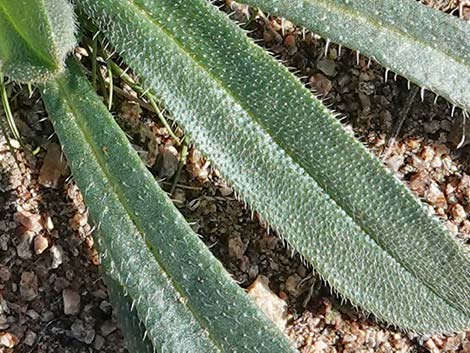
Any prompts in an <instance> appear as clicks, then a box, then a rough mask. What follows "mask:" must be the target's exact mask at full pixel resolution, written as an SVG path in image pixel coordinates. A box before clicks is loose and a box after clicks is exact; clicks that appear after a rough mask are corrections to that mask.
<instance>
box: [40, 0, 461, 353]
mask: <svg viewBox="0 0 470 353" xmlns="http://www.w3.org/2000/svg"><path fill="white" fill-rule="evenodd" d="M402 2H403V3H404V1H398V2H397V4H400V3H402ZM251 3H252V4H255V5H257V6H260V7H262V8H263V6H265V7H264V8H266V9H271V8H272V11H273V12H276V11H275V10H279V9H284V8H288V6H287V5H286V3H285V2H283V1H279V2H273V1H271V2H270V1H266V2H262V1H261V0H260V1H259V2H256V3H255V2H254V0H253V2H251ZM290 3H291V4H292V6H294V5H295V6H294V9H295V10H296V11H297V12H296V13H297V14H298V13H300V12H301V11H300V10H301V9H302V8H305V9H306V11H310V10H309V9H310V7H309V6H313V5H312V4H311V2H310V1H300V0H295V1H291V2H290ZM321 3H328V2H327V1H325V2H321ZM330 3H331V4H335V3H336V2H335V1H331V2H330ZM338 3H341V4H342V2H340V1H338ZM351 3H352V2H351ZM75 4H76V6H77V8H78V9H79V11H80V12H81V13H82V14H84V15H86V16H85V17H88V18H89V19H90V20H91V21H93V22H94V23H95V24H96V25H97V26H98V27H99V29H100V31H101V32H102V33H103V34H104V36H105V37H106V38H107V40H108V41H109V42H110V44H111V45H112V47H113V48H114V49H115V50H116V51H117V53H119V55H120V56H121V57H122V58H123V59H124V61H125V62H126V64H127V65H129V66H130V67H131V68H132V69H133V70H134V72H135V73H137V74H138V75H139V77H140V78H141V79H142V82H143V85H145V86H146V87H148V89H150V90H151V91H152V92H153V93H155V94H156V95H158V97H160V99H161V100H162V101H163V102H164V104H165V106H166V107H167V108H168V109H169V110H170V111H171V112H172V115H173V116H174V117H175V119H176V120H177V122H178V123H179V124H180V125H181V126H182V127H183V128H184V129H185V131H186V132H187V134H188V135H189V136H190V137H191V139H192V141H193V142H194V143H195V145H196V146H197V147H198V148H199V149H200V150H202V151H203V152H204V153H205V154H206V155H207V157H208V158H209V159H210V160H211V161H212V162H213V163H214V164H215V165H216V166H217V167H218V168H219V170H220V171H221V173H222V174H223V175H224V177H225V178H226V179H227V180H228V181H229V182H230V183H231V184H232V185H233V186H234V187H235V188H236V190H237V192H238V194H239V195H240V196H241V197H242V198H243V199H244V200H245V201H247V203H248V204H250V206H251V207H252V208H253V209H254V210H256V211H257V212H259V214H260V215H261V216H262V217H263V218H264V219H265V220H266V221H267V222H269V224H270V225H271V226H272V227H273V228H274V229H276V230H277V232H278V233H279V235H280V236H281V237H283V239H285V240H286V242H287V243H288V244H289V246H291V247H292V248H294V249H295V250H296V251H298V252H299V253H300V254H301V256H302V257H303V258H304V259H305V260H306V261H307V262H308V263H310V264H311V265H312V266H313V268H314V269H315V270H316V271H317V272H318V273H319V274H320V275H321V276H322V277H323V278H324V279H325V280H326V281H327V282H328V283H329V284H330V285H331V286H332V287H333V288H334V289H335V290H336V291H337V292H338V293H339V294H340V295H342V296H344V297H346V298H347V299H349V300H350V302H352V303H353V304H354V305H357V306H358V307H360V308H361V309H363V310H365V311H368V312H371V313H373V314H374V315H375V316H376V317H377V318H379V319H381V320H384V321H386V322H388V323H391V324H394V325H397V326H399V327H401V328H403V329H405V330H412V331H415V332H418V333H448V332H454V331H459V330H463V329H466V328H468V327H469V326H470V272H469V271H470V266H469V265H470V258H469V255H468V252H467V251H466V250H465V249H464V248H463V246H462V245H461V244H459V243H457V242H456V241H455V240H454V239H453V238H452V237H451V236H450V235H449V234H448V232H447V230H446V229H445V227H444V226H443V225H442V224H441V222H440V221H438V220H437V219H435V218H434V217H433V216H432V215H430V214H429V212H428V211H427V210H426V209H425V208H423V206H422V205H421V204H420V201H419V200H418V199H416V198H415V197H414V196H413V195H412V194H411V193H410V192H409V191H408V190H407V189H406V187H405V186H404V185H403V184H402V183H401V182H399V181H398V180H397V179H396V178H395V177H394V176H393V175H392V174H391V173H390V172H389V171H388V170H387V169H386V168H384V166H383V165H382V163H381V162H380V161H379V160H377V159H376V158H375V157H373V156H372V155H371V154H370V153H369V152H368V151H367V150H366V149H365V148H364V147H363V146H362V145H361V144H360V143H359V142H358V141H357V140H355V139H354V138H353V137H352V136H350V135H349V134H348V133H347V132H346V131H345V130H344V129H343V127H342V126H341V124H340V123H339V122H338V120H337V119H336V118H335V116H334V114H333V113H331V112H330V111H329V110H328V109H327V108H325V107H324V106H323V104H322V103H321V102H320V101H319V100H317V99H316V98H315V97H314V96H313V95H312V94H311V92H310V91H308V90H307V89H306V88H305V87H304V86H303V85H302V83H301V82H300V81H299V80H298V79H297V78H296V77H294V76H293V75H292V74H291V73H290V72H289V71H288V70H287V69H286V68H285V67H283V66H282V65H280V64H279V63H278V62H277V61H276V60H274V59H273V58H272V57H270V56H269V55H268V54H267V53H266V52H265V51H264V50H262V49H261V48H259V47H257V46H256V45H255V44H254V43H253V42H252V41H251V40H250V39H248V38H247V37H246V35H245V33H243V31H241V30H240V29H239V28H238V27H237V26H236V25H235V24H233V23H232V22H231V21H230V20H229V19H228V18H227V17H226V16H225V15H224V14H222V13H221V12H219V11H218V10H217V9H216V8H215V7H214V6H213V5H212V4H210V3H209V2H206V1H205V0H158V1H157V0H125V1H118V0H76V1H75ZM344 4H345V5H344V6H345V8H347V6H346V5H348V4H349V2H348V1H344ZM281 5H283V6H284V7H283V6H281ZM356 5H357V4H356ZM270 6H271V7H270ZM276 6H277V7H276ZM357 6H359V5H357ZM397 6H398V5H397ZM418 6H420V5H418ZM359 7H360V6H359ZM402 9H406V6H405V7H403V8H399V9H398V8H397V9H396V11H397V13H400V14H402V13H401V12H399V10H400V11H401V10H402ZM333 10H334V9H331V8H330V7H328V6H324V8H321V7H318V8H315V11H317V12H316V15H318V13H320V12H321V11H324V12H325V13H324V16H329V15H332V13H333V12H334V11H333ZM279 11H280V10H279ZM312 11H313V10H312ZM358 12H359V10H358V9H355V10H354V11H352V10H351V11H349V12H348V11H346V10H345V9H343V10H342V11H339V10H338V11H337V12H335V13H334V14H335V16H336V17H334V18H335V21H336V22H335V26H336V27H335V28H337V31H336V32H334V33H338V36H343V37H338V38H339V39H340V41H341V40H343V39H344V40H345V43H346V44H351V46H352V47H354V45H353V44H354V43H356V42H357V43H358V44H357V47H356V49H357V48H361V46H367V45H370V46H371V47H372V44H370V43H369V44H367V43H362V42H360V40H359V39H360V38H356V39H354V36H355V35H354V33H350V32H351V31H350V29H351V28H352V27H348V26H347V25H345V26H343V27H341V26H338V25H337V23H343V22H344V23H347V21H353V22H354V21H356V22H357V21H359V22H360V23H362V24H363V25H364V27H365V28H364V30H366V29H367V28H369V27H370V26H372V25H374V26H375V27H373V28H375V30H376V31H379V34H380V36H383V38H389V39H390V41H391V42H393V41H396V40H397V38H395V37H394V36H393V35H394V34H396V33H405V34H407V35H401V37H399V38H401V40H402V41H403V43H404V44H405V45H407V46H409V47H410V48H411V47H412V46H413V45H415V47H412V49H413V50H417V48H418V47H420V48H421V47H422V48H424V49H425V50H424V51H423V52H422V53H424V54H425V56H426V60H428V61H429V62H431V61H432V62H433V63H434V64H435V65H438V66H439V65H441V66H445V65H446V64H447V63H448V62H450V63H451V64H452V65H454V64H455V65H457V66H455V67H458V68H461V69H462V70H461V71H460V72H461V74H462V77H463V78H462V80H463V82H468V80H469V73H468V70H464V69H465V68H467V69H468V67H467V66H468V64H467V61H468V53H467V52H466V49H465V48H463V49H462V48H460V49H459V48H455V47H453V46H452V45H451V44H449V43H453V42H452V40H453V39H451V38H447V37H446V36H444V35H442V36H436V37H432V36H426V35H425V32H426V30H425V27H426V26H428V27H429V28H430V31H431V29H433V30H436V28H439V26H441V22H442V23H444V24H445V25H447V24H452V25H453V26H454V27H453V28H454V31H455V33H457V34H456V36H457V37H458V38H464V41H466V40H467V38H468V37H461V35H462V33H466V31H468V27H465V26H463V25H462V23H461V22H457V21H458V20H457V19H450V18H449V17H447V16H446V15H444V14H440V15H434V14H433V15H432V16H431V15H429V13H428V12H427V10H426V11H422V12H419V11H418V12H415V13H412V14H414V15H416V16H418V17H419V18H420V20H421V23H422V24H423V25H422V27H423V28H424V29H423V28H422V29H421V31H417V30H416V29H406V30H404V29H403V28H406V26H407V22H406V20H407V18H406V16H405V17H403V16H396V17H393V16H392V17H390V16H391V15H390V13H389V12H388V11H384V13H383V14H382V13H380V12H377V11H375V12H373V14H372V15H371V16H372V17H373V16H375V17H374V19H375V20H369V21H365V20H363V19H362V17H361V16H360V14H359V13H358ZM279 13H280V14H284V13H283V12H282V13H281V12H279ZM289 14H292V16H293V18H294V19H295V18H297V17H295V16H294V15H293V12H292V13H290V12H288V11H287V12H286V14H285V15H286V16H288V15H289ZM298 16H300V15H298ZM387 16H389V17H387ZM401 17H403V19H402V20H400V18H401ZM390 18H391V19H390ZM299 19H301V18H300V17H299ZM361 21H362V22H361ZM356 22H354V23H356ZM325 23H326V22H325ZM333 24H334V23H333V22H332V23H331V26H333ZM465 25H466V24H465ZM434 26H437V27H434ZM446 28H447V27H446ZM446 30H447V29H446ZM325 31H326V29H325ZM437 31H438V32H439V29H437ZM395 32H396V33H395ZM431 32H432V31H431ZM431 32H430V33H431ZM440 32H445V30H444V29H442V30H441V31H440ZM325 33H329V32H325ZM364 33H365V32H364ZM432 33H434V32H432ZM459 36H460V37H459ZM333 37H334V36H333ZM421 37H426V38H424V39H423V38H421ZM335 38H336V37H334V38H333V39H335ZM341 38H343V39H341ZM345 38H353V39H351V41H349V42H348V41H346V39H345ZM381 38H382V37H381ZM420 38H421V39H420ZM446 40H447V41H446ZM441 41H442V42H443V43H441ZM437 45H440V46H441V48H450V47H452V48H451V49H442V50H441V51H439V50H436V49H435V48H436V46H437ZM370 50H371V51H370V53H376V55H375V57H377V58H381V57H380V56H379V55H378V53H379V52H384V53H385V54H383V58H385V59H388V58H389V57H390V54H386V48H384V47H383V46H382V47H380V46H376V47H374V48H372V49H370ZM413 50H412V51H413ZM443 51H447V52H448V53H447V54H449V55H450V56H451V57H452V60H451V61H449V60H450V59H449V58H448V56H449V55H447V56H445V55H442V52H443ZM365 52H366V53H369V52H367V50H366V51H365ZM385 59H384V60H385ZM418 60H420V58H418V57H416V59H415V61H418ZM415 61H413V60H412V58H407V59H406V60H403V62H400V65H401V66H400V65H398V61H394V60H391V61H390V62H389V66H390V67H391V68H392V69H394V70H395V71H397V72H399V73H402V74H403V75H406V76H407V77H409V78H410V79H412V80H414V81H415V82H417V83H419V84H421V85H422V86H423V87H426V88H432V89H433V90H434V91H436V92H439V93H441V94H442V95H443V96H445V97H446V98H448V99H449V100H450V101H451V102H452V103H455V104H458V105H460V106H462V107H466V106H468V102H469V99H468V98H469V97H468V92H467V93H465V90H464V89H463V88H462V87H460V86H457V87H460V88H458V89H457V90H458V91H459V92H460V93H459V95H458V97H457V95H453V92H451V88H450V86H449V85H447V84H445V83H444V82H443V81H442V79H443V76H442V75H441V73H438V74H436V75H433V73H432V72H429V71H423V72H425V73H424V74H420V75H418V74H417V75H416V76H413V75H412V74H411V73H410V72H414V69H411V71H407V70H408V69H409V68H410V67H411V68H414V67H416V62H415ZM449 65H450V64H449ZM459 65H460V66H459ZM72 66H73V65H72ZM450 66H451V65H450ZM436 67H437V66H436ZM437 76H441V77H440V78H439V77H437ZM449 78H450V79H453V78H454V76H449ZM84 81H85V79H84V78H83V77H82V75H81V74H80V73H79V72H78V69H77V68H74V67H72V68H71V69H70V72H67V74H66V75H65V76H63V77H61V78H58V79H56V80H53V81H51V82H49V83H47V84H46V85H45V86H44V88H43V96H44V99H45V102H46V107H47V109H48V111H49V114H50V116H51V119H52V120H53V122H54V125H55V128H56V130H57V133H58V135H59V138H60V140H61V142H62V145H63V146H64V150H65V153H66V155H67V158H68V160H69V162H70V164H71V167H72V170H73V173H74V176H75V178H76V181H77V183H78V184H79V186H80V188H81V190H82V192H83V194H84V195H85V199H86V201H87V204H88V206H89V208H90V211H91V213H92V215H93V217H94V219H95V222H96V224H97V228H98V231H97V232H96V235H95V236H96V238H97V240H98V243H99V244H100V250H101V252H102V254H103V263H104V265H105V270H106V273H107V276H108V277H109V278H110V279H109V280H108V284H109V286H110V288H111V290H112V291H113V293H115V295H113V296H112V298H114V302H115V306H116V308H117V312H118V314H119V313H120V315H121V317H122V318H123V320H122V322H123V323H124V324H125V325H127V327H130V329H129V332H131V334H130V338H134V340H132V339H131V340H130V342H134V343H135V342H140V341H137V340H135V337H136V335H138V334H134V333H133V332H140V333H141V332H142V331H146V334H145V336H146V337H148V339H149V341H148V342H147V343H145V342H144V343H143V345H142V346H140V347H139V348H136V349H137V350H139V351H140V349H142V350H143V351H145V350H146V349H152V348H155V349H156V350H157V351H172V352H181V351H188V352H198V351H200V352H209V351H210V352H212V351H230V352H232V351H233V352H235V351H236V352H286V351H289V350H291V349H292V348H290V347H289V345H288V343H287V341H286V340H285V338H283V336H282V335H280V334H277V333H276V331H275V329H273V327H272V325H271V324H270V323H268V321H266V319H265V318H264V317H263V316H262V315H261V314H260V313H259V312H258V311H257V310H256V308H255V307H254V306H253V304H252V303H251V302H250V301H249V300H248V299H247V298H246V296H245V295H244V294H243V293H242V292H241V290H240V289H238V288H237V287H236V286H235V285H234V284H233V282H231V280H230V279H229V278H228V276H227V275H226V273H225V272H224V271H223V269H222V268H221V266H220V264H219V263H218V262H217V261H215V260H214V259H213V257H212V255H211V254H210V253H209V251H208V250H207V249H206V248H205V247H204V246H203V245H202V243H201V242H200V241H199V240H198V237H197V235H196V234H194V233H193V232H191V231H190V229H189V228H188V226H187V224H186V223H185V222H184V220H183V219H182V217H181V216H180V215H179V214H178V213H177V212H176V210H175V209H174V207H173V206H171V204H170V202H169V200H168V199H167V198H166V196H164V195H163V193H162V192H161V191H160V190H159V189H158V186H157V184H156V182H155V181H154V179H153V177H152V176H151V175H150V174H149V173H148V172H147V171H146V170H145V169H144V168H143V167H142V164H141V163H140V161H139V160H138V158H137V156H136V154H135V153H133V152H132V151H131V149H130V147H129V143H128V142H127V140H126V139H125V136H124V135H123V134H122V133H121V132H120V131H119V130H118V128H117V127H116V125H115V124H114V122H113V121H112V119H111V117H110V115H109V114H108V113H107V112H106V111H105V109H104V106H103V105H102V103H101V102H100V101H99V99H98V98H97V97H96V96H95V95H94V94H93V93H92V92H90V90H91V88H90V86H89V85H88V84H87V83H86V82H84ZM446 92H447V93H446ZM466 94H467V95H466ZM456 97H457V98H456ZM114 291H115V292H114ZM227 303H228V305H227ZM273 337H275V339H276V340H275V343H271V340H272V338H273ZM135 344H137V343H135ZM147 344H148V345H147ZM134 347H136V346H134Z"/></svg>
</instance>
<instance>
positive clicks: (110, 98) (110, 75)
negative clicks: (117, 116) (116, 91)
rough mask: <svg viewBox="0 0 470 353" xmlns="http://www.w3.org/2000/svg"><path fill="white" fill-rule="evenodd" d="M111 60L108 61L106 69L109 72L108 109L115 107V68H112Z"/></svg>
mask: <svg viewBox="0 0 470 353" xmlns="http://www.w3.org/2000/svg"><path fill="white" fill-rule="evenodd" d="M110 63H111V60H108V61H107V62H106V71H107V73H108V80H109V82H108V110H109V111H111V109H112V107H113V86H114V84H113V70H112V68H111V64H110Z"/></svg>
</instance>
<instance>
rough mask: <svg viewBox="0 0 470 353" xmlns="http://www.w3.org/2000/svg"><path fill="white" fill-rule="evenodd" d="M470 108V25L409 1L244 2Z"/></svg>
mask: <svg viewBox="0 0 470 353" xmlns="http://www.w3.org/2000/svg"><path fill="white" fill-rule="evenodd" d="M242 2H243V3H245V4H249V5H252V6H256V7H258V8H260V9H261V10H263V11H266V12H269V13H272V14H273V15H277V16H282V17H285V18H287V19H289V20H291V21H293V22H295V23H296V24H298V25H302V26H304V27H306V28H308V29H309V30H311V31H313V32H315V33H318V34H320V35H322V36H324V37H326V38H328V39H329V40H331V41H333V42H334V43H338V44H342V45H344V46H346V47H348V48H351V49H355V50H358V51H360V52H361V53H362V54H365V55H366V56H368V57H370V58H374V59H376V60H377V61H378V62H379V63H380V64H381V65H382V66H385V67H386V68H389V69H391V70H392V71H394V72H396V73H397V74H399V75H401V76H404V77H406V78H407V79H409V80H410V81H412V82H414V83H416V84H417V85H418V86H420V87H422V88H424V89H428V90H431V91H432V92H434V93H436V94H438V95H440V96H442V97H444V98H446V99H447V100H448V101H450V102H451V103H453V104H455V105H457V106H460V107H461V108H463V109H465V110H470V89H469V87H470V23H468V22H466V21H464V20H461V19H459V18H456V17H454V16H450V15H448V14H445V13H442V12H441V11H438V10H435V9H431V8H428V7H426V6H424V5H423V4H420V3H418V2H417V1H410V0H393V1H390V0H360V1H359V0H242Z"/></svg>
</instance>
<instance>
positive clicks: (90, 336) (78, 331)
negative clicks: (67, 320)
mask: <svg viewBox="0 0 470 353" xmlns="http://www.w3.org/2000/svg"><path fill="white" fill-rule="evenodd" d="M70 332H71V334H72V336H73V337H75V338H76V339H77V340H79V341H81V342H83V343H86V344H91V343H92V342H93V340H94V338H95V330H94V329H93V328H91V327H88V326H86V325H85V324H84V323H83V321H82V320H76V321H75V322H74V323H73V324H72V326H71V327H70Z"/></svg>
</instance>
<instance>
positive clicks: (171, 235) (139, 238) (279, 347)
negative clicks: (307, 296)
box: [43, 66, 295, 353]
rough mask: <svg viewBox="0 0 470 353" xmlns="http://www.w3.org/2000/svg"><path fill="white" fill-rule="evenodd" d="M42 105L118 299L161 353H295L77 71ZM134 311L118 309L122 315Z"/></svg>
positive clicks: (47, 92)
mask: <svg viewBox="0 0 470 353" xmlns="http://www.w3.org/2000/svg"><path fill="white" fill-rule="evenodd" d="M43 98H44V100H45V103H46V107H47V110H48V112H49V114H50V118H51V119H52V121H53V123H54V128H55V131H56V133H57V135H58V136H59V139H60V141H61V143H62V145H63V148H64V152H65V154H66V156H67V158H68V161H69V162H70V164H71V168H72V171H73V174H74V177H75V180H76V182H77V184H78V186H79V187H80V190H81V191H82V193H83V195H84V198H85V202H86V204H87V206H88V207H89V209H90V212H91V215H92V217H93V219H94V220H95V222H96V224H97V226H98V229H97V231H98V233H97V240H98V244H99V248H100V250H101V252H102V253H103V255H104V257H105V258H104V260H103V262H104V264H105V265H107V269H106V270H107V275H108V276H109V277H110V278H111V280H108V282H107V283H108V284H111V289H113V287H116V286H117V287H118V288H117V292H116V293H115V294H114V297H115V298H119V297H122V294H123V293H127V295H128V296H129V298H130V299H129V300H130V301H131V306H134V307H135V310H136V313H137V316H138V318H139V319H140V321H142V323H143V325H144V326H145V329H146V330H147V335H148V337H149V339H151V341H152V343H153V345H154V347H155V349H156V350H157V351H158V352H175V353H176V352H178V353H179V352H186V353H198V352H199V353H207V352H246V353H251V352H263V353H264V352H265V353H268V352H269V353H270V352H279V353H288V352H294V351H295V350H294V349H293V348H292V347H291V346H290V344H289V342H288V341H287V339H286V338H285V337H284V336H283V335H282V334H281V333H280V332H279V330H278V329H277V328H276V327H275V326H274V324H273V323H272V322H271V321H268V319H267V318H266V317H265V316H264V315H263V314H261V313H260V311H259V310H258V309H257V307H256V306H255V304H254V303H253V302H252V301H251V300H250V299H249V298H248V296H247V295H246V294H245V293H244V292H243V290H242V289H241V288H240V287H238V286H237V285H236V284H235V282H234V281H233V280H232V279H231V278H230V276H229V274H228V273H227V272H226V271H225V270H224V268H223V267H222V265H221V264H220V263H219V262H218V260H216V259H215V258H214V256H213V255H212V254H211V253H210V251H209V250H208V248H207V247H206V246H205V245H204V243H203V242H202V241H201V240H200V239H199V237H198V235H197V234H195V233H194V232H193V231H192V230H191V228H190V227H189V225H188V224H187V223H186V222H185V220H184V218H183V216H182V215H181V214H180V213H179V212H178V211H177V210H176V208H175V206H174V205H173V204H172V202H171V201H170V199H169V198H168V197H167V196H166V195H165V193H164V192H163V191H162V190H161V189H160V188H159V186H158V184H157V182H156V181H155V179H154V177H153V176H152V175H151V174H150V172H148V171H147V169H146V168H145V166H144V165H143V163H142V162H141V160H140V158H139V156H138V155H137V153H136V152H135V151H134V150H133V148H132V146H131V145H130V143H129V141H128V140H127V138H126V136H125V135H124V133H123V132H122V131H121V130H120V129H119V127H118V126H117V124H116V123H115V121H114V120H113V118H112V116H111V115H110V114H109V112H108V111H107V110H106V108H105V106H104V105H103V103H102V102H101V100H100V99H99V97H98V96H97V95H96V94H95V93H94V92H92V88H91V86H90V85H89V84H88V83H87V82H86V79H85V78H84V77H83V76H82V75H81V74H80V73H79V72H78V69H77V68H76V67H74V66H73V67H72V68H71V72H70V73H67V74H66V75H64V76H63V77H60V78H58V79H56V80H54V81H53V82H50V83H48V84H47V85H46V86H45V88H44V89H43ZM119 286H120V287H122V288H119ZM128 304H129V303H121V302H119V303H115V305H117V306H118V314H119V313H121V315H122V312H124V313H125V312H126V311H127V310H130V308H128V307H127V306H128ZM128 320H129V322H127V323H126V325H127V327H134V328H138V327H136V325H137V323H136V321H135V318H128ZM138 338H141V337H137V338H136V337H134V338H133V339H134V340H136V339H138ZM134 343H136V342H134ZM142 349H146V348H145V347H144V348H142ZM136 353H137V352H136ZM139 353H140V352H139Z"/></svg>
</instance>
